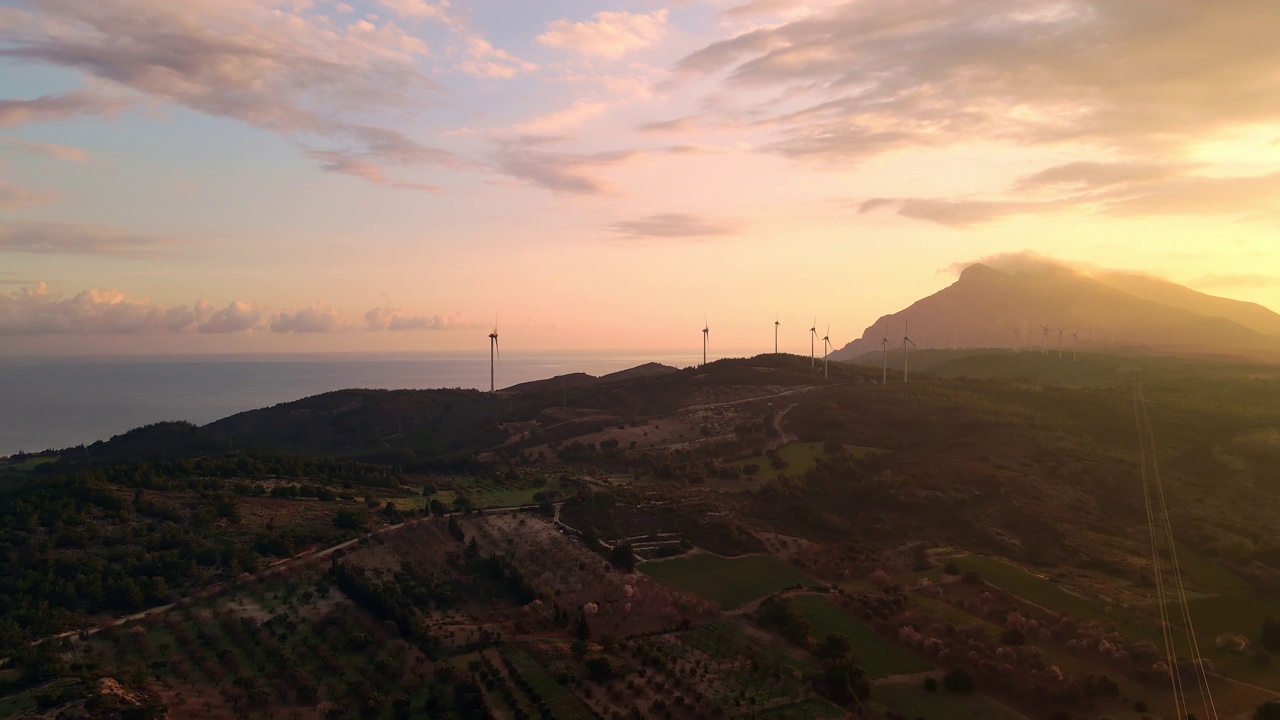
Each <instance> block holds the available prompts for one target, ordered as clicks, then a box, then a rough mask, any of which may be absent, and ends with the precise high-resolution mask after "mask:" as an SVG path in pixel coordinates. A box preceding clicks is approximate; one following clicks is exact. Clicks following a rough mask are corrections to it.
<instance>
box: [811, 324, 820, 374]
mask: <svg viewBox="0 0 1280 720" xmlns="http://www.w3.org/2000/svg"><path fill="white" fill-rule="evenodd" d="M817 340H818V316H817V315H814V316H813V326H812V327H810V328H809V369H810V370H812V369H813V368H814V366H815V364H816V362H815V360H814V349H813V348H814V345H815V344H816V343H817Z"/></svg>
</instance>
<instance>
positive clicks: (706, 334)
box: [702, 316, 711, 365]
mask: <svg viewBox="0 0 1280 720" xmlns="http://www.w3.org/2000/svg"><path fill="white" fill-rule="evenodd" d="M710 340H711V325H710V324H708V323H707V318H706V317H705V316H704V317H703V318H702V364H703V365H706V364H707V343H708V342H709V341H710Z"/></svg>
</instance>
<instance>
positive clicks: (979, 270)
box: [960, 263, 1003, 282]
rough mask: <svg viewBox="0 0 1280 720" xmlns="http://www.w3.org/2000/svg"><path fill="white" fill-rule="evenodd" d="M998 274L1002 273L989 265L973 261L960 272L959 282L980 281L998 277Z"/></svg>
mask: <svg viewBox="0 0 1280 720" xmlns="http://www.w3.org/2000/svg"><path fill="white" fill-rule="evenodd" d="M1000 275H1003V273H1001V272H1000V271H999V270H996V269H995V268H993V267H991V266H990V265H983V264H982V263H974V264H972V265H970V266H969V267H967V268H965V269H964V270H963V271H962V272H961V273H960V282H980V281H983V280H990V279H992V278H996V277H999V276H1000Z"/></svg>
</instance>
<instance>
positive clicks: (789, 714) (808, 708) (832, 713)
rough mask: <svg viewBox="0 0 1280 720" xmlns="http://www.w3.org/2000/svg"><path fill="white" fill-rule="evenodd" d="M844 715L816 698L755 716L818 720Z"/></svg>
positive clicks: (829, 704)
mask: <svg viewBox="0 0 1280 720" xmlns="http://www.w3.org/2000/svg"><path fill="white" fill-rule="evenodd" d="M845 715H846V713H845V711H844V710H843V709H841V708H838V707H836V706H835V705H832V704H831V703H829V702H827V701H826V700H823V699H822V698H816V699H813V700H805V701H804V702H800V703H795V704H794V705H784V706H782V707H778V708H773V709H771V710H765V711H764V712H761V713H759V714H757V715H756V717H757V718H760V720H819V718H842V717H845Z"/></svg>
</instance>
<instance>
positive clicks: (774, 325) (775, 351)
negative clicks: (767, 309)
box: [773, 313, 782, 355]
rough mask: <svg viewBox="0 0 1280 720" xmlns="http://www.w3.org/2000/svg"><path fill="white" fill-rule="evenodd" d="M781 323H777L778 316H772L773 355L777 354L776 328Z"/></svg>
mask: <svg viewBox="0 0 1280 720" xmlns="http://www.w3.org/2000/svg"><path fill="white" fill-rule="evenodd" d="M781 324H782V323H781V322H779V321H778V314H777V313H774V314H773V354H774V355H777V354H778V326H779V325H781Z"/></svg>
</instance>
